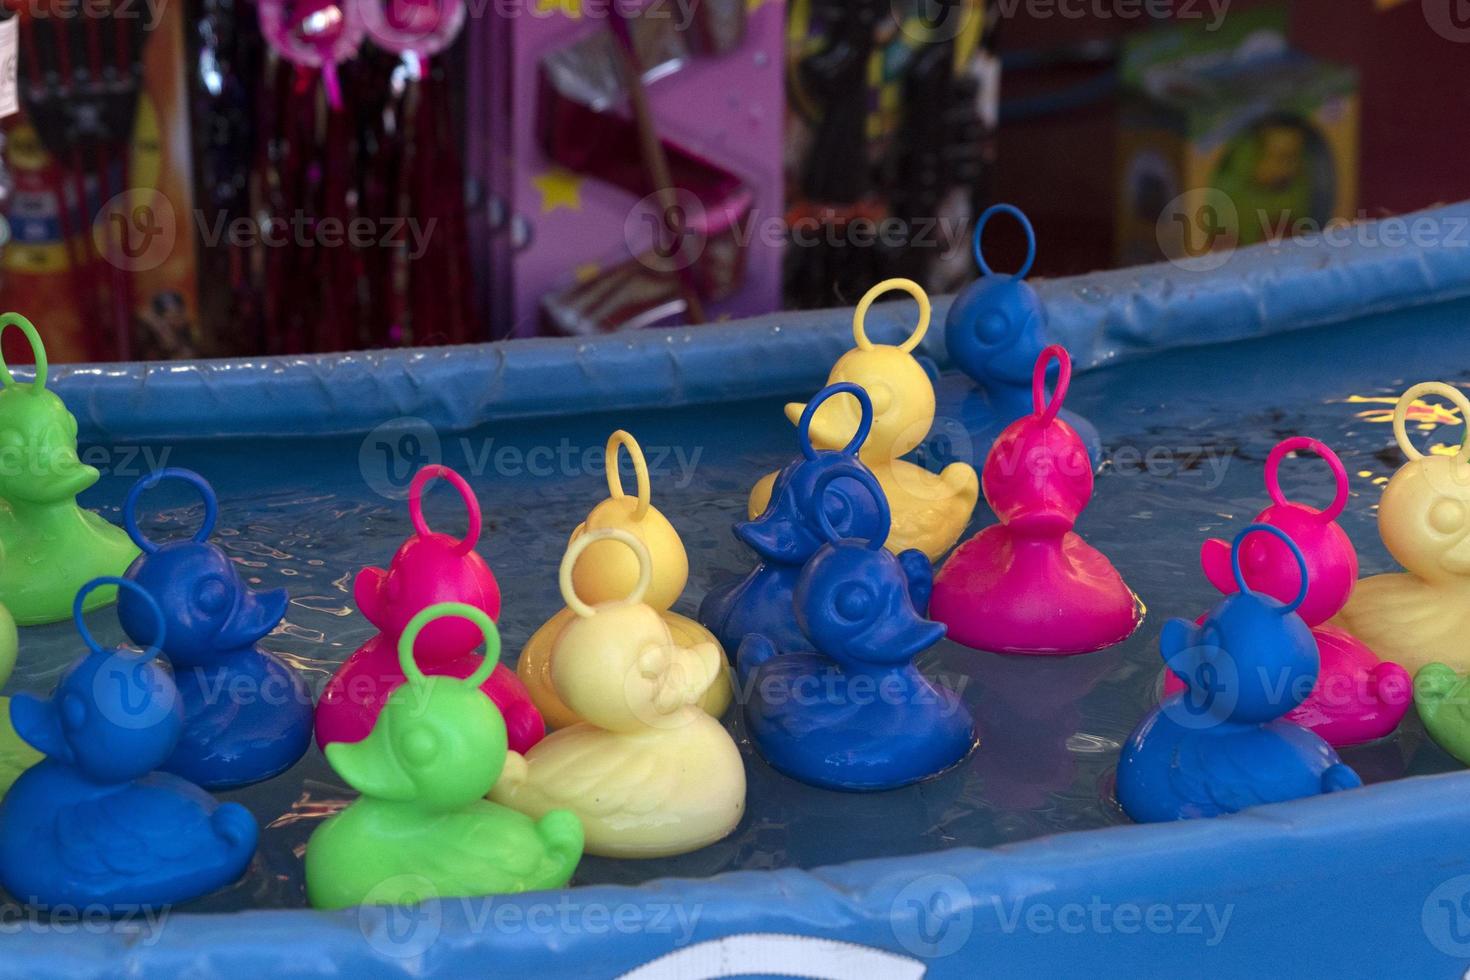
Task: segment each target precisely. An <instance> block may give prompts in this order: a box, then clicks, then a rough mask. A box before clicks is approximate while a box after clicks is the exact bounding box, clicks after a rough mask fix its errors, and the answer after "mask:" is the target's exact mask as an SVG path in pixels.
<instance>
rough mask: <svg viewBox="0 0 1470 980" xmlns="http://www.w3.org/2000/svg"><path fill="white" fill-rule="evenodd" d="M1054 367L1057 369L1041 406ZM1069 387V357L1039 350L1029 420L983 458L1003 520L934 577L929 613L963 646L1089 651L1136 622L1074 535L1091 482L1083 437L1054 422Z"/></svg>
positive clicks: (1129, 599) (990, 496)
mask: <svg viewBox="0 0 1470 980" xmlns="http://www.w3.org/2000/svg"><path fill="white" fill-rule="evenodd" d="M1052 360H1056V361H1057V362H1058V363H1059V364H1060V366H1061V370H1060V373H1059V375H1058V377H1057V386H1056V391H1055V392H1054V393H1053V394H1052V397H1051V400H1050V401H1048V400H1047V399H1046V369H1047V366H1048V364H1049V363H1050V362H1051V361H1052ZM1071 380H1072V361H1071V358H1069V357H1068V356H1067V352H1066V350H1064V349H1063V348H1061V347H1058V346H1055V345H1053V346H1051V347H1048V348H1047V349H1046V350H1044V351H1042V352H1041V356H1040V357H1039V358H1037V360H1036V364H1035V367H1034V370H1033V372H1032V382H1031V391H1032V405H1033V414H1031V415H1028V416H1026V417H1025V418H1022V419H1019V420H1017V421H1015V422H1013V423H1011V424H1010V425H1009V426H1008V427H1007V428H1006V430H1005V431H1004V432H1002V433H1001V435H1000V437H999V438H998V439H996V441H995V445H994V446H993V447H992V448H991V450H990V456H989V458H987V459H986V461H985V476H984V483H985V499H986V500H987V501H988V502H989V503H990V507H991V509H992V510H994V511H995V514H996V516H997V517H998V518H1000V523H999V524H995V525H992V526H990V527H988V528H986V529H985V530H983V531H981V532H980V533H979V534H977V535H975V536H974V537H972V538H970V539H969V540H968V541H966V542H965V543H964V544H962V545H960V546H959V547H958V548H956V549H955V552H954V554H952V555H950V556H949V559H948V560H947V561H946V562H945V563H944V566H943V567H942V568H941V569H940V570H939V574H938V575H936V576H935V578H934V597H933V599H932V600H931V601H930V615H932V616H933V617H934V618H935V619H937V620H939V621H940V622H941V623H944V624H945V625H946V626H948V627H949V636H950V639H952V640H955V641H956V642H958V643H963V644H964V645H965V646H967V647H972V648H974V649H976V650H991V651H994V652H996V653H1034V654H1075V653H1089V652H1091V651H1093V650H1101V649H1103V648H1105V647H1110V646H1112V645H1114V644H1116V643H1121V642H1122V641H1123V640H1125V639H1127V638H1128V637H1129V636H1130V635H1131V634H1132V633H1133V631H1134V630H1135V629H1137V628H1138V624H1139V623H1140V622H1141V621H1142V619H1143V611H1142V605H1141V604H1140V603H1139V601H1138V597H1137V596H1135V595H1134V594H1133V592H1132V591H1131V590H1130V589H1129V588H1128V586H1127V585H1126V584H1125V583H1124V582H1123V578H1122V576H1120V575H1119V574H1118V572H1117V570H1116V569H1115V568H1113V566H1112V563H1110V562H1109V561H1108V559H1107V557H1106V556H1104V555H1103V554H1102V552H1100V551H1098V550H1097V549H1096V548H1093V547H1092V546H1091V545H1089V544H1088V543H1087V542H1086V541H1083V540H1082V538H1081V536H1080V535H1078V534H1077V532H1075V531H1073V530H1072V528H1073V526H1074V525H1075V524H1076V521H1077V518H1078V516H1079V515H1080V514H1081V513H1082V510H1083V508H1085V507H1086V506H1087V502H1088V501H1089V500H1090V499H1091V497H1092V486H1093V480H1092V464H1091V463H1090V462H1089V460H1088V458H1087V451H1086V449H1085V448H1083V445H1082V440H1081V439H1079V438H1078V436H1077V433H1076V432H1074V431H1073V430H1072V427H1071V426H1070V425H1068V424H1067V423H1066V422H1064V421H1062V420H1061V419H1060V418H1058V417H1057V413H1058V411H1059V410H1060V409H1061V406H1062V401H1063V400H1064V399H1065V398H1066V397H1067V387H1068V385H1069V384H1070V383H1071Z"/></svg>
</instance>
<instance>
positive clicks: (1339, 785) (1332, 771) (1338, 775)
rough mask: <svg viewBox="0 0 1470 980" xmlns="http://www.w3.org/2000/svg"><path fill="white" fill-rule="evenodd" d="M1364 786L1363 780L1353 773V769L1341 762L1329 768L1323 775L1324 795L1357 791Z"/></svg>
mask: <svg viewBox="0 0 1470 980" xmlns="http://www.w3.org/2000/svg"><path fill="white" fill-rule="evenodd" d="M1362 785H1363V780H1362V779H1361V778H1359V776H1358V774H1357V773H1356V772H1354V771H1353V768H1352V767H1351V766H1348V765H1346V764H1344V763H1341V762H1339V763H1338V764H1337V765H1335V766H1328V767H1327V769H1326V770H1325V771H1324V772H1323V773H1322V792H1324V793H1336V792H1339V791H1341V790H1345V789H1357V788H1358V787H1360V786H1362Z"/></svg>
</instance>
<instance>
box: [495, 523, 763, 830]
mask: <svg viewBox="0 0 1470 980" xmlns="http://www.w3.org/2000/svg"><path fill="white" fill-rule="evenodd" d="M601 542H618V543H621V544H622V545H623V546H625V547H627V548H629V549H630V550H631V551H632V552H633V553H634V555H636V556H637V559H638V580H637V582H636V583H635V584H634V587H633V591H632V592H631V593H630V594H629V595H628V596H627V597H626V598H624V599H621V600H618V601H614V602H603V603H600V604H598V605H597V606H589V605H588V604H587V603H585V602H584V601H582V599H581V597H580V596H579V595H578V594H577V589H576V584H575V583H574V582H573V579H572V572H573V569H575V568H576V566H577V559H578V557H579V556H580V555H581V554H582V552H583V551H585V550H586V549H588V548H590V547H593V546H595V545H597V544H599V543H601ZM652 578H653V569H652V561H651V559H650V557H649V553H648V549H647V548H645V547H644V545H643V542H641V541H640V540H638V538H636V537H634V536H633V535H632V534H630V533H628V532H627V531H623V530H618V529H604V530H600V531H589V532H587V533H586V534H583V535H582V536H581V537H579V538H577V539H576V540H575V541H573V542H572V544H571V546H570V547H569V548H568V549H567V553H566V556H565V557H564V558H563V559H562V563H561V591H562V596H563V598H565V599H566V603H567V607H568V608H569V609H571V610H572V612H573V613H574V618H573V620H572V621H571V622H570V623H568V624H567V626H566V628H565V629H563V630H562V631H561V633H560V635H558V636H557V638H556V644H555V646H556V650H555V653H554V655H553V657H552V659H551V679H552V682H553V683H554V684H555V686H556V692H557V694H558V695H559V696H560V697H561V699H562V701H564V702H565V703H566V704H567V705H568V706H569V707H570V708H571V709H572V710H574V711H576V712H577V713H578V714H579V715H581V716H582V717H583V718H585V719H587V720H586V721H584V722H581V723H580V724H576V725H573V726H572V727H570V728H563V729H561V730H560V731H556V732H553V733H552V734H550V735H548V736H546V738H544V739H542V740H541V741H540V742H538V743H537V744H536V745H535V746H534V747H533V748H532V749H531V750H530V751H529V752H527V753H526V755H525V756H521V755H518V754H517V753H515V752H511V753H510V754H509V757H508V758H507V760H506V765H505V770H504V772H503V773H502V774H501V777H500V781H499V782H498V783H496V784H495V788H494V789H493V790H491V792H490V799H491V800H492V801H494V802H496V803H500V804H503V805H505V806H508V807H511V808H512V809H515V810H519V811H520V812H522V813H525V814H528V815H529V816H532V817H540V816H541V815H543V814H546V813H550V812H552V811H554V810H559V809H565V810H570V811H572V812H573V813H575V814H576V815H577V817H578V818H579V819H580V820H581V821H582V827H583V828H584V830H585V831H586V834H587V853H589V854H596V855H600V856H602V857H615V858H651V857H664V856H667V855H672V854H684V853H686V852H688V851H693V850H697V849H698V848H701V847H704V846H706V845H708V844H713V843H714V842H715V841H718V840H720V839H721V838H723V837H725V836H727V835H728V834H729V833H730V832H731V831H732V830H734V829H735V827H736V825H737V824H738V823H739V822H740V817H741V815H742V814H743V813H744V811H745V763H744V761H743V760H742V759H741V757H740V750H739V749H737V748H736V747H735V740H734V739H732V738H731V737H730V734H729V733H728V732H727V731H725V729H724V727H723V726H721V725H720V723H719V722H717V721H715V719H713V718H711V717H710V716H709V715H708V714H706V713H705V712H703V711H701V710H700V709H699V708H698V706H697V705H698V702H699V699H700V698H701V697H702V696H703V695H704V693H705V691H706V690H708V688H709V686H710V685H711V684H713V683H715V681H716V679H717V678H718V677H719V676H720V675H721V673H722V672H723V671H724V669H725V657H724V654H722V653H721V652H720V649H719V648H718V647H717V646H715V645H714V644H713V643H698V644H695V645H694V646H689V647H686V646H681V645H680V644H678V643H676V642H675V641H674V638H673V636H672V635H671V634H670V632H669V628H668V626H667V625H666V624H665V623H664V621H663V619H662V618H660V617H659V615H658V613H657V612H656V611H655V610H654V609H653V608H651V607H650V606H648V605H645V604H644V601H643V600H644V597H645V596H646V595H647V594H648V591H649V588H650V585H651V583H652Z"/></svg>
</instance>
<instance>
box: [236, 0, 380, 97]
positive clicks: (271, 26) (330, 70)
mask: <svg viewBox="0 0 1470 980" xmlns="http://www.w3.org/2000/svg"><path fill="white" fill-rule="evenodd" d="M257 9H258V11H259V16H260V33H261V34H262V35H263V36H264V37H265V39H266V41H267V42H269V44H270V46H271V47H272V48H273V49H275V51H276V53H277V54H278V55H280V56H281V57H282V58H284V59H285V60H286V61H289V62H290V63H291V64H293V65H297V66H298V67H301V68H315V69H320V70H321V73H322V86H323V88H325V89H326V92H327V104H328V105H330V106H331V107H332V108H333V109H341V108H342V83H341V81H340V80H339V79H338V77H337V66H338V65H340V64H341V63H342V62H344V61H350V60H352V59H353V58H355V57H356V56H357V51H358V48H360V47H362V41H363V38H364V37H365V36H366V34H367V30H366V26H365V25H364V24H363V21H362V17H361V5H360V4H359V3H357V2H356V0H259V2H258V4H257Z"/></svg>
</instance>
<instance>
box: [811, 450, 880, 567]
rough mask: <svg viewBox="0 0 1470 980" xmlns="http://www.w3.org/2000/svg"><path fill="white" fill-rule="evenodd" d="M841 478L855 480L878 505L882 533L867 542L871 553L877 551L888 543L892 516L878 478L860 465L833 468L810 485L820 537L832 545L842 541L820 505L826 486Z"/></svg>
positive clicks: (825, 492) (824, 509)
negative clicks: (870, 494) (869, 493)
mask: <svg viewBox="0 0 1470 980" xmlns="http://www.w3.org/2000/svg"><path fill="white" fill-rule="evenodd" d="M843 477H847V478H849V479H853V480H857V481H858V482H859V483H861V484H862V485H863V486H865V487H867V488H868V490H869V491H870V492H871V493H872V494H873V502H874V503H876V504H877V505H878V523H879V525H880V526H881V527H882V533H881V534H879V535H877V537H875V538H873V539H871V540H869V541H868V547H869V548H870V549H871V550H873V551H877V550H878V549H879V548H882V547H883V545H884V544H885V543H887V541H888V534H889V532H890V531H891V530H892V529H893V514H892V512H891V511H890V510H889V509H888V495H887V494H885V493H884V492H883V488H882V487H881V486H879V484H878V478H877V477H875V476H874V475H873V474H872V471H871V470H869V469H868V468H867V467H865V466H862V465H861V464H856V465H853V466H834V467H833V468H831V469H829V470H824V471H823V472H822V473H820V474H818V476H817V482H816V483H814V484H812V503H813V504H814V506H815V508H816V514H817V527H818V528H819V529H821V532H822V536H823V537H825V538H826V539H827V540H828V541H829V542H831V543H832V544H836V543H837V542H839V541H841V540H842V537H841V535H839V534H838V533H837V529H836V528H834V527H833V526H832V522H831V521H829V520H828V519H827V508H826V507H824V506H822V503H823V500H824V498H825V497H826V494H827V487H828V485H829V484H831V483H832V481H833V480H840V479H842V478H843Z"/></svg>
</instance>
